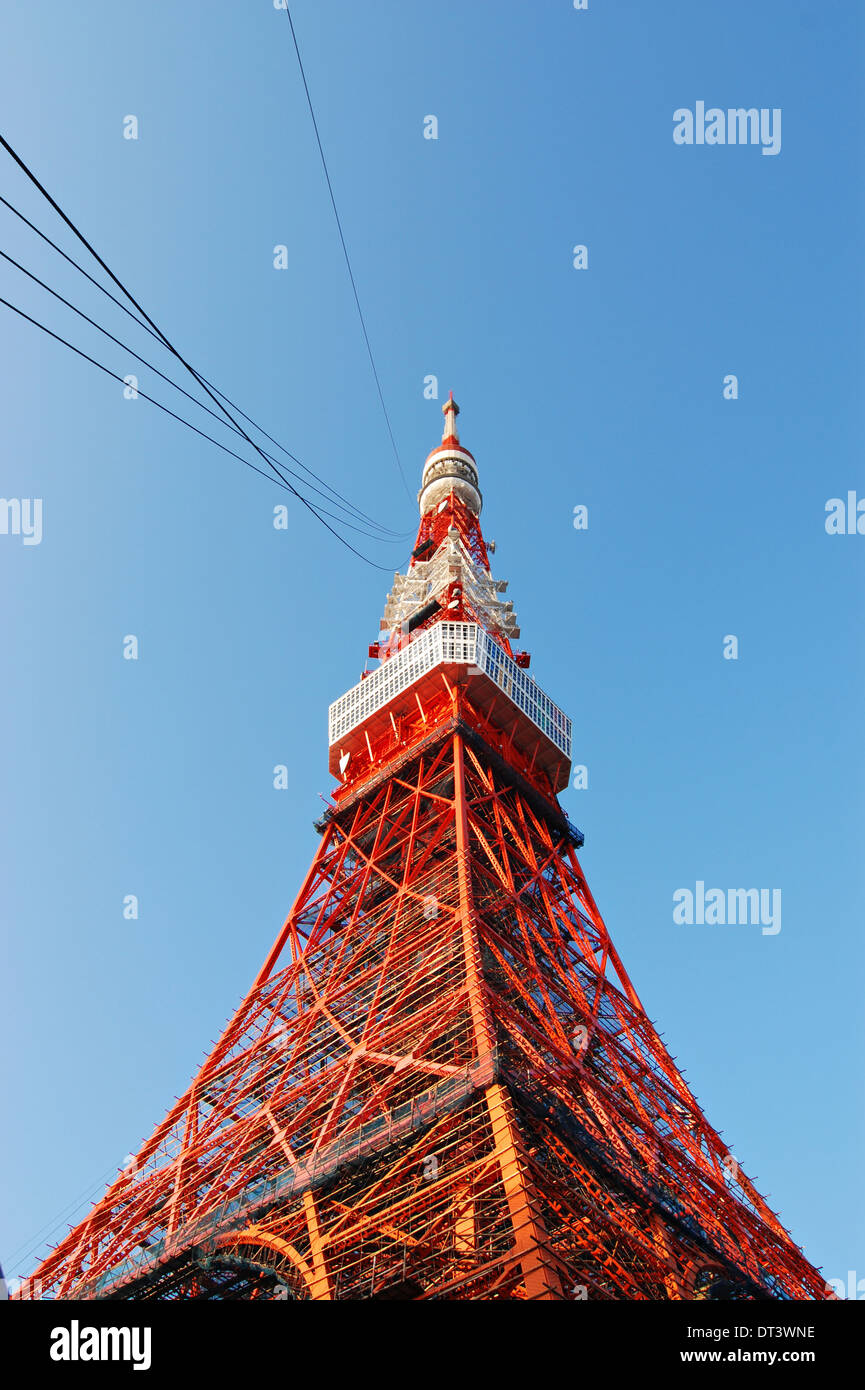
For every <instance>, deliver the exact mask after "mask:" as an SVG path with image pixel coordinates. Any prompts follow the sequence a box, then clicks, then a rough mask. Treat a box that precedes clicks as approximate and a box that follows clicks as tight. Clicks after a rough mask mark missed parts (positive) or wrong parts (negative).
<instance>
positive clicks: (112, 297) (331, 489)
mask: <svg viewBox="0 0 865 1390" xmlns="http://www.w3.org/2000/svg"><path fill="white" fill-rule="evenodd" d="M0 203H2V204H3V206H4V207H7V208H8V209H9V211H10V212H11V213H14V214H15V216H16V217H17V218H19V219H20V220H21V221H22V222H23V223H24V224H25V225H26V226H27V227H29V228H30V230H31V231H33V232H35V233H36V235H37V236H38V237H41V238H42V240H43V241H44V242H47V244H48V245H49V246H50V247H52V249H53V250H54V251H56V252H57V254H58V255H59V256H62V257H63V259H64V261H68V262H69V264H70V265H71V266H74V267H75V269H76V270H77V271H78V272H79V273H80V274H81V275H83V276H84V278H85V280H89V281H90V283H91V285H95V286H96V288H97V289H98V290H99V291H100V292H101V293H102V294H104V295H105V297H106V298H107V299H110V300H111V303H112V304H116V306H117V308H118V309H121V310H122V311H123V313H124V314H126V315H127V317H128V318H130V319H131V320H132V322H133V323H134V324H136V325H137V327H138V328H143V329H144V331H145V333H149V334H150V336H151V338H153V339H154V340H155V341H156V342H157V343H159V344H160V345H161V346H164V344H163V342H162V338H161V337H160V335H159V334H158V333H157V332H155V331H154V329H152V328H151V327H150V325H149V324H147V323H145V322H144V321H143V320H142V319H140V318H139V317H138V315H137V314H133V312H132V310H131V309H129V308H127V306H126V305H125V304H124V303H123V301H122V300H120V299H118V298H117V296H116V295H114V294H112V293H111V291H110V290H109V289H106V287H105V285H103V284H101V283H100V282H99V281H98V280H97V279H95V278H94V276H92V275H91V274H90V272H89V271H87V270H85V269H84V267H83V265H81V264H80V263H79V262H78V261H76V260H75V258H74V257H73V256H69V255H67V253H66V252H65V251H64V250H63V248H62V247H60V246H58V245H57V243H56V241H52V240H51V238H50V236H48V235H47V234H46V233H45V232H43V231H42V230H41V229H40V228H39V227H37V226H36V224H35V223H34V222H31V221H30V219H29V218H28V217H25V216H24V213H23V212H21V211H19V209H18V208H16V207H15V206H14V204H13V203H10V202H9V200H8V199H7V198H4V197H3V196H2V194H0ZM25 273H26V272H25ZM52 293H53V291H52ZM153 370H154V371H156V370H157V369H156V368H155V367H154V368H153ZM199 375H201V374H200V373H199ZM201 380H202V381H203V382H204V383H205V384H206V385H207V386H209V387H210V389H211V390H212V391H215V392H216V394H217V396H221V397H222V399H223V400H224V401H225V402H226V404H227V405H230V406H231V408H232V410H235V411H237V413H238V415H240V416H242V417H243V419H244V420H246V422H247V424H250V425H252V426H253V428H254V429H257V430H258V432H259V434H263V435H264V437H265V439H269V440H270V442H271V444H273V445H274V446H275V447H276V448H277V449H279V450H280V452H281V453H283V454H285V456H286V458H290V459H291V461H292V463H296V464H297V466H298V468H302V469H303V471H304V473H308V474H309V476H310V477H311V478H315V480H316V482H317V483H321V485H322V487H325V488H327V490H328V492H329V493H330V494H331V495H332V496H333V497H334V498H336V499H338V501H340V502H344V503H345V505H346V507H347V508H349V509H350V510H351V511H352V512H353V513H354V514H355V516H357V517H359V518H360V519H361V520H362V521H368V522H369V523H370V525H371V526H375V527H376V529H377V530H379V531H382V532H386V533H387V534H388V535H391V536H395V537H396V538H397V539H399V540H404V539H405V538H406V537H407V536H408V535H410V532H408V531H393V530H391V528H390V527H389V526H382V525H381V523H380V522H378V521H375V520H374V519H373V518H372V517H371V516H367V514H366V512H364V511H362V510H361V509H360V507H356V506H355V505H354V503H353V502H350V501H349V500H348V498H347V497H344V496H343V494H342V493H341V492H339V491H338V490H337V489H336V488H334V487H331V485H330V483H328V482H327V480H326V479H325V478H322V477H320V476H319V474H318V473H316V472H315V470H314V469H312V468H310V467H308V465H307V464H305V463H303V462H302V461H301V460H300V459H299V458H297V456H296V455H295V454H293V453H292V452H291V450H290V449H287V448H286V447H285V445H284V444H280V442H279V440H278V439H274V437H273V435H272V434H268V432H267V430H266V429H264V428H263V426H262V425H259V424H258V423H257V421H255V420H253V419H252V418H251V416H249V415H247V414H246V413H245V412H244V411H242V410H241V409H240V406H239V405H236V404H235V402H234V401H232V399H231V397H230V396H227V395H226V394H225V392H224V391H220V390H219V387H218V386H214V384H213V382H212V381H208V380H207V377H206V376H203V375H202V376H201ZM174 385H177V383H176V382H175V383H174ZM177 389H178V390H180V389H181V388H180V387H179V386H178V387H177ZM193 399H194V398H193ZM196 404H198V405H201V408H202V410H206V409H207V407H206V406H205V405H204V404H203V403H202V402H201V401H197V402H196ZM287 471H289V472H290V471H291V470H287ZM293 476H295V477H296V476H297V475H296V474H294V475H293ZM300 481H303V482H306V479H301V480H300ZM307 486H309V484H308V483H307ZM313 491H315V489H313Z"/></svg>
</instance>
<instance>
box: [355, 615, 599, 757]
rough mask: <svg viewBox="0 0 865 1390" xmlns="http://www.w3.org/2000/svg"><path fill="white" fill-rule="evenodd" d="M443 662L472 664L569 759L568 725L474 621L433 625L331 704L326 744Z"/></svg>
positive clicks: (534, 684) (569, 722) (527, 677)
mask: <svg viewBox="0 0 865 1390" xmlns="http://www.w3.org/2000/svg"><path fill="white" fill-rule="evenodd" d="M445 662H455V663H457V664H459V665H466V666H477V667H478V668H479V670H481V671H482V672H483V673H484V675H486V676H488V677H489V678H490V680H492V681H494V682H495V684H496V685H497V686H498V687H499V689H500V690H501V691H502V692H503V693H504V694H505V695H506V696H507V697H508V699H509V700H511V701H512V702H513V704H515V705H516V706H517V708H518V709H521V710H522V711H523V713H524V714H525V715H527V716H528V718H529V719H530V720H531V721H532V723H533V724H534V725H535V726H536V727H537V728H538V729H540V730H541V731H542V732H543V733H545V734H546V736H547V738H548V739H549V740H550V741H551V742H552V743H554V744H555V746H556V747H557V748H558V749H559V750H560V751H561V752H562V753H564V754H565V756H566V757H567V758H570V756H571V721H570V719H569V718H568V716H567V715H566V714H563V713H562V711H561V710H560V709H559V707H558V705H554V704H553V702H552V700H551V699H550V697H549V696H548V695H545V694H544V692H543V690H541V687H540V686H539V685H537V684H536V683H535V681H533V680H532V678H531V676H529V675H527V674H526V672H525V671H523V670H522V669H521V668H520V667H519V666H518V665H517V663H516V662H515V661H514V660H513V658H512V657H509V656H508V655H507V654H506V653H505V652H503V651H502V649H501V647H500V646H499V645H498V643H497V642H494V641H493V639H492V638H491V637H490V636H489V635H488V634H487V633H486V632H485V631H484V630H483V628H482V627H479V626H478V625H477V623H448V622H439V623H434V624H433V626H432V627H430V628H427V630H426V632H423V633H421V635H420V636H419V637H416V638H415V640H414V641H413V642H410V643H409V645H408V646H407V647H404V648H403V650H402V651H401V652H398V653H397V654H396V656H392V657H389V658H388V660H387V661H385V662H383V664H382V665H381V666H380V667H379V668H378V669H377V670H375V671H373V672H372V673H371V675H369V676H367V677H366V680H362V681H358V683H357V685H355V686H352V688H351V690H347V691H346V693H345V694H344V695H342V696H340V698H339V699H338V700H334V702H333V704H332V705H331V706H330V709H329V710H328V742H329V743H330V745H331V746H333V744H335V743H339V742H340V740H341V739H344V738H345V736H346V734H348V733H349V732H350V731H351V730H352V729H355V728H357V726H358V725H359V724H362V723H364V721H365V720H367V719H369V718H370V716H371V715H373V714H375V713H376V711H377V710H380V709H383V708H384V706H385V705H387V704H388V703H389V702H390V701H391V700H392V699H393V698H394V696H396V695H399V694H400V693H401V691H403V690H406V689H407V688H408V686H410V685H413V684H414V682H415V681H416V680H419V679H420V677H421V676H423V675H425V674H426V673H427V671H431V670H432V669H433V667H435V666H439V665H442V664H444V663H445Z"/></svg>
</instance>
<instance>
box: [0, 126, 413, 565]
mask: <svg viewBox="0 0 865 1390" xmlns="http://www.w3.org/2000/svg"><path fill="white" fill-rule="evenodd" d="M0 145H2V146H3V148H4V149H5V150H6V152H7V153H8V154H9V155H10V156H11V157H12V159H14V161H15V163H16V164H17V165H18V167H19V168H20V169H21V170H22V171H23V172H24V173H25V174H26V175H27V178H28V179H29V180H30V182H31V183H32V184H34V185H35V187H36V188H38V190H39V192H40V193H41V194H42V196H43V197H44V198H45V199H46V200H47V202H48V203H50V205H51V207H52V208H54V210H55V212H56V213H57V214H58V216H59V217H60V218H62V220H63V221H64V222H65V223H66V225H67V227H69V228H70V230H71V231H72V232H73V233H74V235H75V236H76V237H77V238H78V240H79V241H80V242H81V243H82V245H83V246H85V247H86V248H87V250H88V251H89V252H90V254H91V256H93V258H94V260H95V261H96V262H97V263H98V264H99V265H100V266H101V267H102V269H103V270H104V271H105V273H106V275H108V276H109V277H110V279H111V280H112V281H113V282H114V284H115V285H116V286H117V288H118V289H119V290H120V291H121V292H122V293H123V294H124V295H125V296H126V298H127V299H128V300H129V302H130V304H132V305H133V306H134V307H135V308H136V309H137V310H138V312H139V314H141V316H142V318H144V319H145V320H146V321H147V323H149V324H150V326H151V328H153V329H154V330H155V331H156V332H157V333H158V334H159V337H160V338H161V339H162V342H163V343H164V344H165V346H166V347H167V348H168V350H169V351H170V352H171V353H173V354H174V356H175V357H176V358H177V360H178V361H179V362H180V363H181V365H182V366H183V367H185V369H186V370H187V371H188V372H189V373H190V375H191V376H192V377H194V379H195V380H196V381H197V382H198V383H199V385H200V386H201V387H202V388H203V390H204V391H205V392H206V394H207V395H208V396H209V397H210V399H211V400H212V401H213V403H214V405H216V406H217V408H218V409H219V410H221V411H222V413H223V414H224V415H225V416H226V418H227V419H228V420H230V421H231V423H232V425H234V427H235V429H236V430H237V432H238V433H239V434H240V435H242V436H243V438H244V439H245V440H246V442H247V444H249V445H250V446H251V447H252V448H253V449H254V450H255V451H256V453H257V454H258V455H259V456H260V457H261V458H262V459H263V460H264V462H265V463H266V464H267V465H268V467H269V468H270V469H272V471H273V472H274V473H275V474H276V476H277V477H278V478H281V479H282V481H283V483H284V484H285V486H286V487H287V488H288V490H289V492H291V493H292V494H293V495H294V496H295V497H296V498H297V500H298V501H299V502H300V503H301V504H302V505H303V506H304V507H306V509H307V511H309V512H311V513H312V515H313V516H314V517H315V518H316V519H317V520H318V521H320V522H321V524H322V526H324V528H325V530H327V531H329V532H330V534H331V535H332V536H334V537H335V538H336V539H337V540H338V541H339V542H340V544H341V545H344V546H345V547H346V549H348V550H350V551H351V552H352V554H354V555H357V556H358V558H359V559H362V560H364V561H365V562H366V563H367V564H368V565H372V566H373V568H376V569H387V568H388V567H387V566H385V565H376V564H375V562H374V561H373V560H370V559H368V558H367V556H365V555H362V554H361V552H360V551H359V550H356V549H355V547H354V546H353V545H350V544H349V542H348V541H347V540H346V539H345V537H344V536H341V535H340V534H339V532H338V531H335V530H334V528H333V527H332V526H329V525H328V523H327V522H326V521H325V520H324V518H323V515H322V514H321V513H320V512H319V510H318V509H317V508H316V507H315V506H314V505H313V503H312V502H310V501H309V500H308V498H306V497H304V496H303V494H302V493H300V492H298V491H297V489H296V488H295V487H293V486H292V484H291V483H290V482H289V481H288V479H287V478H286V477H285V475H284V474H283V473H282V471H281V470H280V469H279V468H278V467H277V465H276V464H275V463H274V462H273V461H272V460H271V459H270V458H268V456H267V455H266V454H265V453H264V451H263V450H262V449H261V448H260V447H259V445H258V444H256V442H255V440H254V439H251V438H250V436H249V435H248V434H247V433H246V431H245V430H244V429H243V427H242V426H241V425H239V424H238V423H237V421H236V420H235V419H234V417H233V415H232V414H231V412H230V411H229V410H228V409H227V407H226V406H224V405H223V404H222V402H221V401H220V400H219V399H218V397H217V396H216V395H215V394H214V392H213V391H211V390H210V388H209V387H208V386H207V385H206V384H205V382H204V381H203V380H202V378H201V377H200V376H199V374H198V373H197V372H196V370H195V368H194V367H192V366H191V365H190V363H189V362H187V361H186V358H185V357H183V356H182V354H181V353H180V352H179V351H178V349H177V348H176V347H175V346H174V344H173V343H172V342H171V341H170V340H169V338H168V337H166V335H165V334H164V333H163V332H162V329H161V328H160V327H159V325H158V324H157V323H155V322H154V320H153V319H152V318H151V317H150V315H149V314H148V313H147V312H146V310H145V309H143V308H142V306H141V305H140V304H139V303H138V300H137V299H136V298H135V297H134V295H133V294H132V293H131V291H130V290H128V289H127V288H126V286H125V285H124V284H123V281H122V280H120V279H119V278H118V277H117V276H116V275H115V274H114V271H113V270H112V269H111V267H110V266H109V265H107V264H106V262H105V261H104V260H103V259H102V257H101V256H100V255H99V252H98V251H97V250H96V249H95V247H93V246H92V245H91V243H90V242H89V241H88V240H87V238H86V237H85V235H84V233H83V232H81V231H80V230H79V229H78V227H76V225H75V223H74V222H73V221H72V220H71V218H69V217H67V215H66V213H65V212H64V211H63V209H62V208H61V207H60V205H59V203H57V202H56V201H55V199H54V198H52V196H51V194H50V193H49V192H48V190H47V188H45V187H44V185H43V184H42V183H40V181H39V179H38V178H37V177H36V175H35V174H34V173H33V171H32V169H30V168H29V167H28V165H27V164H26V163H25V162H24V160H23V159H22V158H21V156H20V155H19V154H17V153H16V152H15V150H14V149H13V148H12V146H11V145H10V144H9V142H8V140H6V138H5V137H4V136H3V135H0ZM0 302H2V303H5V304H6V305H7V307H8V308H11V309H13V310H15V312H16V313H21V311H20V310H17V309H15V306H14V305H11V304H8V301H5V300H3V301H0ZM22 317H24V318H29V315H26V314H23V315H22ZM30 322H31V323H34V324H36V326H37V327H39V328H44V325H43V324H40V323H39V322H38V320H36V319H30ZM45 331H46V332H50V330H49V329H45ZM51 336H52V337H58V338H59V335H57V334H51ZM60 341H63V342H65V340H63V339H60ZM65 346H67V347H70V348H72V344H71V343H65ZM72 350H73V351H75V352H78V353H79V355H80V356H85V357H86V356H87V354H86V353H82V352H81V351H80V349H77V348H72ZM88 360H89V361H91V362H92V363H93V364H94V366H101V364H100V363H97V362H96V361H95V359H94V358H88ZM102 370H105V371H107V368H102ZM109 374H110V375H114V374H113V373H109ZM139 394H142V393H140V392H139ZM145 399H152V398H151V397H145ZM154 404H156V402H154ZM161 408H162V409H166V410H167V407H164V406H162V407H161ZM167 413H168V414H171V415H173V414H174V412H173V411H167ZM174 418H175V419H182V417H181V416H177V415H175V416H174ZM183 423H185V424H187V425H189V422H188V421H184V422H183ZM189 428H190V429H195V428H196V427H195V426H194V425H189ZM196 433H199V434H203V431H201V430H196ZM205 437H206V438H210V439H211V443H218V441H216V440H214V439H212V438H211V437H210V436H205ZM219 447H220V448H225V446H224V445H219ZM225 452H226V453H231V452H233V451H232V450H228V449H226V450H225ZM235 457H239V455H235ZM242 461H243V462H248V460H245V459H244V460H242ZM256 471H261V470H256Z"/></svg>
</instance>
